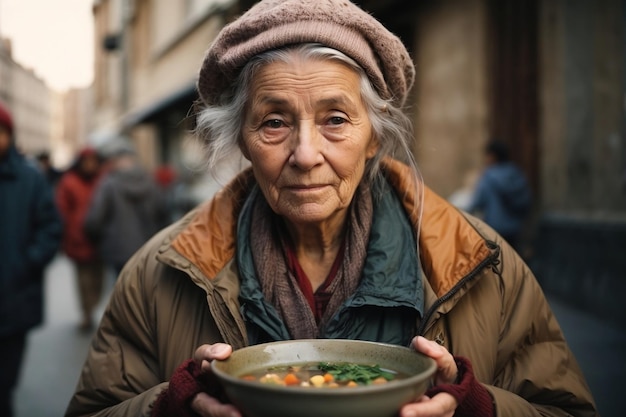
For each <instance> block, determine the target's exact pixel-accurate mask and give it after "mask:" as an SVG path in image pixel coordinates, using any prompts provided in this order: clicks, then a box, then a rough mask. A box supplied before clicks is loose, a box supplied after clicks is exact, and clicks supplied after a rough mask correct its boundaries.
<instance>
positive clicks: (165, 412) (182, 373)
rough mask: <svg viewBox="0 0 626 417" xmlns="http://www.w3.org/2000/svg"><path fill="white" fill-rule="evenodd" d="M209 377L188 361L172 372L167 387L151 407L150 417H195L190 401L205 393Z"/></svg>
mask: <svg viewBox="0 0 626 417" xmlns="http://www.w3.org/2000/svg"><path fill="white" fill-rule="evenodd" d="M209 385H210V383H209V377H208V375H207V374H206V373H204V372H202V370H201V369H200V366H199V365H198V364H197V363H196V362H194V361H193V359H188V360H186V361H185V362H183V364H182V365H180V366H179V367H178V369H176V371H174V374H173V375H172V377H171V378H170V384H169V387H168V388H167V389H166V390H164V391H163V392H162V393H161V394H159V396H158V398H157V400H156V402H155V403H154V406H153V407H152V412H151V414H150V416H151V417H197V414H196V413H195V412H193V410H192V409H191V400H192V399H193V397H194V396H195V395H196V394H198V393H200V392H207V391H208V388H209Z"/></svg>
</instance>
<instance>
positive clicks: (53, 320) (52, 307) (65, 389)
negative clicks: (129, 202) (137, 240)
mask: <svg viewBox="0 0 626 417" xmlns="http://www.w3.org/2000/svg"><path fill="white" fill-rule="evenodd" d="M107 283H108V284H107V290H110V288H111V286H112V283H113V278H112V277H110V279H109V280H108V281H107ZM46 292H47V295H46V298H47V299H46V302H47V306H46V311H47V318H46V322H45V325H44V326H42V327H40V328H38V329H37V330H35V331H33V332H32V333H31V334H30V338H29V347H28V352H27V355H26V360H25V365H24V368H23V372H22V376H21V383H20V387H19V389H18V391H17V393H16V412H17V414H16V417H58V416H62V415H63V413H64V411H65V407H66V406H67V402H68V400H69V398H70V396H71V394H72V392H73V391H74V387H75V385H76V381H77V378H78V375H79V372H80V368H81V366H82V363H83V360H84V358H85V354H86V352H87V347H88V345H89V339H90V337H91V335H84V334H81V333H79V332H78V331H77V327H76V326H77V324H78V321H79V317H80V316H79V310H78V301H77V294H76V290H75V286H74V281H73V275H72V269H71V266H70V264H69V262H68V261H67V259H66V258H64V257H63V256H58V257H57V258H56V259H55V261H54V262H53V263H52V264H51V265H50V267H49V268H48V271H47V276H46ZM107 292H108V291H107ZM104 303H105V300H103V302H102V304H101V307H100V310H99V313H100V314H101V311H102V308H103V306H104ZM550 303H551V305H552V308H553V310H554V313H555V315H556V316H557V318H558V319H559V321H560V323H561V326H562V327H563V331H564V332H565V335H566V338H567V339H568V342H569V343H570V346H571V348H572V350H573V351H574V353H575V354H576V356H577V358H578V361H579V362H580V365H581V367H582V369H583V372H584V373H585V376H586V378H587V380H588V382H589V385H590V387H591V390H592V392H593V393H594V396H595V398H596V401H597V403H598V407H599V410H600V414H601V415H602V416H603V417H618V416H622V415H623V412H619V411H618V405H619V399H620V397H621V395H622V392H621V388H620V387H621V386H622V383H623V379H624V376H626V361H624V360H623V354H624V353H625V352H626V331H624V329H618V328H617V327H615V326H612V325H610V324H607V323H605V322H604V321H601V320H598V319H596V318H595V317H592V316H589V315H587V314H584V313H581V312H579V311H577V310H576V309H573V308H571V307H569V306H567V305H565V304H563V303H561V302H559V301H557V300H554V299H550Z"/></svg>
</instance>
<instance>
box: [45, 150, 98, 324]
mask: <svg viewBox="0 0 626 417" xmlns="http://www.w3.org/2000/svg"><path fill="white" fill-rule="evenodd" d="M100 172H101V160H100V156H99V155H98V153H97V152H96V150H95V149H93V148H89V147H87V148H84V149H83V150H81V151H80V153H79V154H78V157H77V158H76V161H75V163H74V164H72V167H71V168H70V169H69V170H68V171H67V172H66V173H65V174H63V176H62V177H61V181H59V184H58V186H57V188H56V203H57V207H58V208H59V211H60V213H61V216H62V217H63V245H62V248H63V252H65V254H66V255H67V257H68V258H69V259H71V261H72V263H73V264H74V268H75V270H76V283H77V284H78V295H79V298H80V306H81V311H82V320H81V322H80V324H79V330H81V331H88V330H91V328H92V326H93V321H92V319H93V317H92V315H93V311H94V309H95V308H96V306H97V305H98V302H99V301H100V298H101V297H102V287H103V283H104V264H103V262H102V259H101V257H100V255H99V253H98V250H97V248H96V247H95V245H94V244H93V243H92V242H91V241H90V240H89V239H88V237H87V235H86V233H85V230H84V228H83V223H84V220H85V216H86V214H87V211H88V210H89V206H90V204H91V200H92V198H93V194H94V191H95V190H96V187H97V185H98V180H99V178H100Z"/></svg>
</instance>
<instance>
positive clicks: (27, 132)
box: [0, 39, 51, 155]
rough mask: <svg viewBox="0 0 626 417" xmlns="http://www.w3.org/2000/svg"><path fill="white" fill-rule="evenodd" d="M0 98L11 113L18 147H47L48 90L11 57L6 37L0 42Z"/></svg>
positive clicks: (33, 149) (33, 151)
mask: <svg viewBox="0 0 626 417" xmlns="http://www.w3.org/2000/svg"><path fill="white" fill-rule="evenodd" d="M0 99H1V100H3V101H4V102H5V103H6V104H7V105H8V107H9V109H10V110H11V113H12V115H13V123H14V125H15V137H16V145H17V147H18V148H19V149H20V151H22V152H24V153H25V154H27V155H33V154H36V153H39V152H43V151H50V145H51V144H50V126H51V125H50V112H51V110H50V109H51V94H50V90H49V89H48V87H47V86H46V84H45V82H44V81H43V80H42V79H41V78H39V77H38V76H37V75H36V74H35V73H34V72H33V71H32V70H30V69H27V68H24V67H23V66H21V65H20V64H18V63H17V62H15V61H14V60H13V57H12V54H11V42H10V41H9V40H7V39H4V40H2V42H0Z"/></svg>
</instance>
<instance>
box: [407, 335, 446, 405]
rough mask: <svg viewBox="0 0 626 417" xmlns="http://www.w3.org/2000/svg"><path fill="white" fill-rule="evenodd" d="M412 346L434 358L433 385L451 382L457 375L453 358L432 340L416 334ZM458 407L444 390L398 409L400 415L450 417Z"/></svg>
mask: <svg viewBox="0 0 626 417" xmlns="http://www.w3.org/2000/svg"><path fill="white" fill-rule="evenodd" d="M412 344H413V347H415V350H417V351H418V352H421V353H423V354H424V355H426V356H429V357H431V358H433V359H434V360H435V362H436V363H437V372H436V373H435V385H440V384H452V383H454V382H455V381H456V379H457V376H458V369H457V366H456V362H455V361H454V358H453V357H452V355H451V354H450V352H448V350H447V349H446V348H445V347H443V346H441V345H438V344H437V343H436V342H433V341H432V340H428V339H426V338H424V337H422V336H417V337H416V338H414V339H413V341H412ZM457 407H458V403H457V401H456V399H455V398H454V397H453V396H452V395H450V394H448V393H445V392H441V393H439V394H437V395H435V396H433V397H432V398H430V397H427V396H425V395H424V396H422V398H420V399H419V400H418V401H417V402H414V403H411V404H407V405H405V406H404V407H402V409H401V410H400V416H401V417H452V415H453V414H454V411H455V410H456V408H457Z"/></svg>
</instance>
